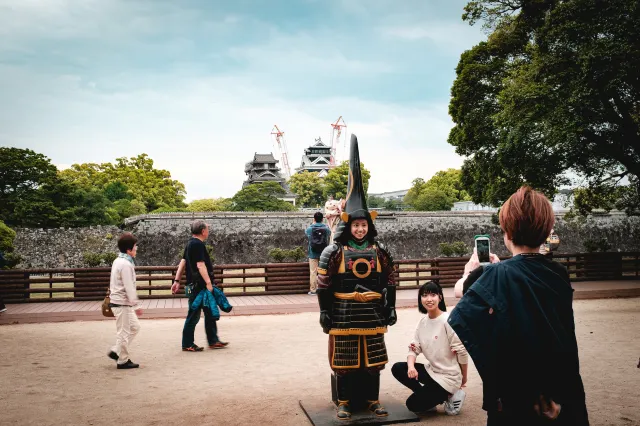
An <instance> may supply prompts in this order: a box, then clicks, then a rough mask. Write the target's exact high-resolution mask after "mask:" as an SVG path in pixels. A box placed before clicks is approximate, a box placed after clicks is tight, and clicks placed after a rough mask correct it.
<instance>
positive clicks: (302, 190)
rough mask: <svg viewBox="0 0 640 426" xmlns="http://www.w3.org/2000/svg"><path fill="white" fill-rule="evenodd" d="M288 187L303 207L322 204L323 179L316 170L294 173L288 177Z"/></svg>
mask: <svg viewBox="0 0 640 426" xmlns="http://www.w3.org/2000/svg"><path fill="white" fill-rule="evenodd" d="M289 187H290V188H291V192H293V193H294V194H296V199H297V202H298V203H299V204H302V205H303V206H304V207H317V206H319V205H324V202H325V198H324V181H323V179H322V178H321V177H319V176H318V173H317V172H309V171H306V170H305V171H304V172H302V173H296V174H295V175H293V176H291V178H290V179H289Z"/></svg>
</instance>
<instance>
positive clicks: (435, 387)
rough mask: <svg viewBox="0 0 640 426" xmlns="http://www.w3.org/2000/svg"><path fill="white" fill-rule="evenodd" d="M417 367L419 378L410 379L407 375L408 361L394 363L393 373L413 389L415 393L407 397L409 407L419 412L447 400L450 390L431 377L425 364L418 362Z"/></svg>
mask: <svg viewBox="0 0 640 426" xmlns="http://www.w3.org/2000/svg"><path fill="white" fill-rule="evenodd" d="M415 367H416V370H417V371H418V380H416V379H410V378H409V376H407V372H408V371H409V365H408V364H407V363H406V362H396V363H395V364H393V367H391V373H392V374H393V377H395V378H396V379H397V380H398V381H399V382H400V383H402V384H403V385H405V386H406V387H408V388H409V389H411V390H412V391H413V394H411V396H410V397H409V398H408V399H407V408H408V409H409V410H411V411H413V412H415V413H419V412H421V411H426V410H429V409H431V408H433V407H435V406H436V405H439V404H442V403H443V402H445V401H446V400H447V398H449V392H447V391H446V390H444V389H443V388H442V386H440V385H439V384H438V383H437V382H435V381H434V380H433V379H432V378H431V376H430V375H429V373H427V370H426V369H425V368H424V365H422V364H420V363H417V362H416V364H415Z"/></svg>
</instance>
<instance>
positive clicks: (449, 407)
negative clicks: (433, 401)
mask: <svg viewBox="0 0 640 426" xmlns="http://www.w3.org/2000/svg"><path fill="white" fill-rule="evenodd" d="M466 396H467V394H466V393H465V392H464V391H463V390H462V389H458V390H457V391H456V393H454V394H453V395H451V397H450V398H449V399H448V400H447V401H445V403H444V412H445V413H447V414H448V415H450V416H457V415H458V414H460V410H462V404H463V403H464V398H465V397H466Z"/></svg>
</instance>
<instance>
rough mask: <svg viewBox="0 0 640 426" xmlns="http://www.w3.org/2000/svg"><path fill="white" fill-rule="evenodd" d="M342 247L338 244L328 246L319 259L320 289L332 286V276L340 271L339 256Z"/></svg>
mask: <svg viewBox="0 0 640 426" xmlns="http://www.w3.org/2000/svg"><path fill="white" fill-rule="evenodd" d="M341 253H342V247H340V245H338V244H331V245H329V246H327V247H326V248H325V249H324V250H323V251H322V254H321V255H320V260H319V261H318V290H320V289H323V290H325V289H328V288H329V287H331V277H332V276H333V275H335V274H336V272H338V266H339V258H340V254H341Z"/></svg>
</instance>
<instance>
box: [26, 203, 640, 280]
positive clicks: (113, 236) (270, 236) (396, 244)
mask: <svg viewBox="0 0 640 426" xmlns="http://www.w3.org/2000/svg"><path fill="white" fill-rule="evenodd" d="M196 218H202V219H204V220H205V221H206V222H207V223H209V224H210V229H211V235H210V237H209V241H208V243H210V244H211V245H212V246H213V248H214V256H215V261H216V262H217V263H262V262H268V261H269V258H268V255H267V253H268V251H269V249H270V248H273V247H280V248H284V249H290V248H295V247H296V246H302V247H303V248H306V245H307V241H306V237H305V235H304V230H305V228H306V227H307V226H308V225H309V224H310V223H311V222H312V214H311V213H298V212H296V213H215V214H214V213H210V214H183V213H182V214H181V213H171V214H158V215H143V216H139V217H134V218H130V219H128V220H127V222H126V224H125V229H126V230H129V231H131V232H133V233H134V234H135V235H136V236H137V237H138V238H139V250H138V259H137V263H138V264H139V265H172V264H176V263H177V262H178V261H179V259H180V257H181V254H182V249H183V247H184V244H185V242H186V241H187V239H188V238H189V224H190V222H191V221H192V220H194V219H196ZM376 227H377V229H378V233H379V240H380V241H382V242H384V243H386V244H387V245H388V247H389V248H390V250H391V253H392V254H393V256H394V257H395V258H397V259H409V258H421V257H436V256H438V255H439V254H440V253H439V244H440V243H441V242H453V241H464V242H466V243H467V244H468V245H469V246H470V247H471V246H472V245H473V236H474V235H476V234H490V235H491V237H492V239H491V242H492V251H494V252H495V253H498V254H507V253H506V250H505V248H504V244H503V242H502V235H501V233H500V228H499V227H498V226H496V225H493V224H492V223H491V214H490V213H484V212H439V213H425V212H403V213H382V214H381V215H380V216H379V217H378V219H377V220H376ZM555 230H556V232H557V234H558V235H559V237H560V239H561V244H560V247H559V250H558V251H559V252H565V253H568V252H582V251H584V246H583V244H584V241H585V240H586V239H590V238H591V239H594V238H607V239H608V240H609V243H610V244H611V245H612V247H613V249H612V250H615V251H618V250H620V251H640V218H637V217H635V218H634V217H631V218H628V217H626V216H625V215H623V214H620V213H612V214H608V215H599V216H593V217H590V218H589V219H588V220H586V221H585V222H569V221H565V220H564V217H563V216H562V215H559V216H558V217H557V224H556V227H555ZM16 232H17V237H16V242H15V243H16V250H17V252H18V253H19V254H20V255H21V256H23V258H24V261H23V263H22V265H21V266H25V267H33V268H36V267H43V268H51V267H81V266H85V265H84V264H83V262H82V254H83V253H84V252H94V253H95V252H106V251H117V248H116V240H117V237H118V235H119V234H120V233H121V232H123V231H122V230H121V229H119V228H117V227H91V228H79V229H49V230H34V229H17V230H16Z"/></svg>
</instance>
